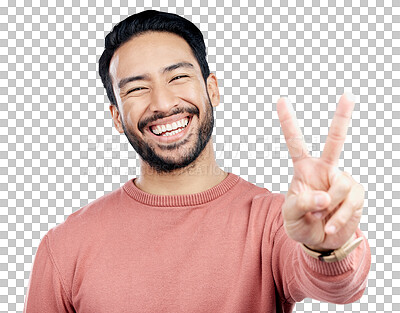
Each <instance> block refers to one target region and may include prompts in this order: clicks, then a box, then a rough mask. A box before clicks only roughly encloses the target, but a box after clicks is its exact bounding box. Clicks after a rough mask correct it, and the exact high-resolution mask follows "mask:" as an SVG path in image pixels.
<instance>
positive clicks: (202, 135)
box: [122, 95, 214, 173]
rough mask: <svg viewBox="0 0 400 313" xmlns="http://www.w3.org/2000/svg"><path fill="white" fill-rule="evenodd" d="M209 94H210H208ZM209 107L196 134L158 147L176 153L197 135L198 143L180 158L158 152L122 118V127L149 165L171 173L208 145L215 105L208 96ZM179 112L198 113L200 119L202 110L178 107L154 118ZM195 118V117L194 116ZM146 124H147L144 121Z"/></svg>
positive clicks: (182, 166)
mask: <svg viewBox="0 0 400 313" xmlns="http://www.w3.org/2000/svg"><path fill="white" fill-rule="evenodd" d="M207 96H208V95H207ZM208 104H209V105H208V107H207V109H206V111H205V116H204V119H203V121H202V122H201V123H200V125H199V128H198V130H197V136H196V134H193V133H192V134H189V135H188V136H187V137H186V138H185V139H184V140H182V141H180V142H177V143H171V144H168V145H159V146H158V148H159V149H160V150H168V151H170V153H174V151H176V150H177V149H179V148H180V147H183V146H184V145H187V144H189V141H191V140H193V136H195V140H196V143H195V145H194V146H192V147H190V148H189V151H186V152H185V153H184V154H183V155H182V156H181V157H180V160H176V161H175V160H174V159H173V158H168V157H163V156H161V155H160V154H158V153H156V151H155V149H154V147H153V146H151V145H149V144H148V143H146V142H145V141H143V140H142V141H140V140H139V138H137V136H135V135H134V134H133V132H131V131H130V130H129V129H128V128H127V127H126V125H125V123H124V121H123V120H122V128H123V130H124V133H125V136H126V137H127V139H128V141H129V143H130V144H131V145H132V147H133V149H134V150H135V151H136V152H137V153H138V154H139V155H140V157H141V159H142V160H143V161H144V162H146V163H147V164H148V165H149V166H151V167H152V168H153V169H154V170H156V171H157V172H159V173H169V172H172V171H174V170H176V169H181V168H185V167H187V166H189V165H190V164H192V163H193V162H194V161H195V160H196V159H197V158H198V157H199V155H200V154H201V152H202V151H203V150H204V148H205V147H206V145H207V143H208V142H209V141H210V138H211V135H212V131H213V128H214V113H213V107H212V105H211V100H210V98H209V97H208ZM178 113H189V114H192V115H193V116H194V115H196V116H197V118H198V119H199V120H200V118H201V117H200V112H199V110H198V108H197V107H194V106H193V108H192V107H191V108H190V109H189V108H188V109H185V108H177V109H176V110H174V111H173V112H172V114H169V115H165V116H162V115H160V114H158V115H157V116H155V117H154V118H153V119H154V120H155V119H159V118H162V117H166V116H170V115H174V114H178ZM192 118H193V117H192ZM144 124H147V122H146V123H144ZM187 127H188V126H187ZM139 130H140V131H141V132H142V133H143V127H139Z"/></svg>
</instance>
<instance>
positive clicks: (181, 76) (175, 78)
mask: <svg viewBox="0 0 400 313" xmlns="http://www.w3.org/2000/svg"><path fill="white" fill-rule="evenodd" d="M183 77H189V76H188V75H179V76H176V77H174V78H172V79H171V82H172V81H174V80H177V79H180V78H183Z"/></svg>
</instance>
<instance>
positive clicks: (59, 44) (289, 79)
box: [0, 0, 400, 312]
mask: <svg viewBox="0 0 400 313" xmlns="http://www.w3.org/2000/svg"><path fill="white" fill-rule="evenodd" d="M150 8H153V9H159V10H163V11H168V12H172V13H177V14H180V15H183V16H184V17H186V18H188V19H190V20H192V21H193V22H194V23H195V24H197V25H198V26H199V28H200V29H201V30H202V31H203V33H204V35H205V38H206V44H207V46H208V55H209V57H208V60H209V63H210V68H211V70H212V71H213V72H215V73H216V75H217V77H218V78H219V84H220V89H221V93H222V94H223V98H222V103H221V105H220V106H219V107H218V108H217V109H216V114H215V116H216V129H215V131H214V135H213V140H214V144H215V148H216V156H217V159H218V162H219V164H220V165H221V166H222V167H223V168H224V169H225V170H227V171H231V172H233V173H236V174H238V175H240V176H241V177H243V178H245V179H247V180H249V181H251V182H254V183H256V184H258V185H260V186H265V187H267V188H268V189H270V190H272V191H274V192H286V191H287V189H288V185H289V183H290V180H291V177H292V174H293V170H292V162H291V160H290V158H289V157H288V153H287V149H286V146H285V142H284V140H283V136H282V134H281V130H280V126H279V121H278V118H277V114H276V111H275V108H276V106H275V103H276V100H277V99H278V97H279V96H280V95H285V96H286V95H288V96H289V97H290V99H291V100H292V102H294V106H295V110H296V112H297V117H298V119H299V123H300V126H301V127H302V129H303V132H304V135H305V138H306V140H307V142H308V144H309V148H310V150H311V151H312V153H313V155H315V156H318V155H319V153H320V151H322V149H323V146H324V142H325V139H326V135H327V133H328V127H329V123H330V120H331V118H332V116H333V113H334V111H335V108H336V103H337V100H338V98H339V95H340V94H342V93H343V92H344V91H346V90H349V91H352V92H353V93H354V94H355V95H358V103H357V105H356V108H355V111H354V113H353V120H352V123H351V126H350V129H349V133H348V137H347V140H346V143H345V145H344V151H343V153H342V158H341V161H340V166H341V168H342V169H344V170H346V171H348V172H349V173H351V174H352V175H353V177H354V178H355V179H356V180H358V181H359V182H361V183H362V184H363V186H364V187H365V190H366V201H365V211H364V216H363V218H362V221H361V229H362V230H363V231H364V233H365V234H366V236H367V237H368V239H369V243H370V245H371V250H372V254H373V256H372V267H371V272H370V276H369V282H368V287H367V290H366V292H365V294H364V296H363V297H362V298H361V300H360V301H358V302H356V303H353V304H348V305H333V304H327V303H320V302H318V301H314V300H310V299H306V300H304V301H303V302H301V303H298V304H297V305H296V312H351V311H352V312H400V249H399V248H400V218H399V215H400V213H399V207H400V192H399V190H400V188H399V187H400V175H399V173H400V172H399V168H400V127H399V124H398V123H400V107H399V105H400V32H399V30H400V1H399V0H385V1H384V0H376V1H367V0H358V1H347V0H346V1H345V0H341V1H339V0H338V1H329V2H328V0H325V1H316V0H313V1H311V0H297V1H288V0H285V1H284V0H282V1H257V2H256V1H255V0H247V1H246V0H245V1H239V0H231V1H216V0H214V1H201V2H200V1H189V0H181V1H179V0H176V1H175V0H170V1H167V0H165V1H160V0H158V1H157V0H153V1H143V0H142V1H140V0H138V1H128V0H112V1H111V0H103V1H95V0H86V1H78V0H69V1H67V0H66V1H58V0H57V1H49V0H40V1H39V0H37V1H36V0H30V1H28V0H27V1H23V0H9V1H7V0H3V1H1V2H0V15H1V18H0V36H1V37H0V42H1V46H0V49H1V50H0V51H1V52H0V54H1V56H0V62H1V72H0V95H1V109H0V110H1V114H0V120H1V125H0V127H1V128H0V130H1V134H0V155H1V157H0V158H1V161H0V188H1V189H0V200H1V211H0V312H21V311H22V309H23V303H24V295H25V292H26V288H27V285H28V279H29V274H30V271H31V267H32V261H33V258H34V255H35V252H36V249H37V247H38V245H39V242H40V239H41V238H42V237H43V236H44V234H45V233H46V232H47V231H48V230H49V229H50V228H52V227H54V226H55V225H56V224H58V223H60V222H62V221H64V220H65V218H66V217H67V216H68V215H70V214H71V213H72V212H74V211H76V210H77V209H79V208H80V207H82V206H83V205H85V204H86V203H88V202H90V201H93V200H94V199H96V198H98V197H100V196H101V195H103V194H104V193H108V192H110V191H112V190H114V189H116V188H118V187H119V186H120V185H121V184H123V183H124V182H126V181H127V180H128V179H131V178H132V177H134V176H135V175H137V174H138V173H139V168H138V162H137V158H136V153H135V152H134V151H133V149H132V148H131V147H130V145H129V144H128V142H127V140H126V138H125V137H124V136H120V135H119V134H118V133H117V132H116V131H115V130H114V129H113V125H112V122H111V118H110V114H109V111H108V100H107V98H106V96H105V91H104V90H103V87H102V84H101V81H100V79H99V77H98V74H97V60H98V58H99V56H100V54H101V53H102V50H103V45H104V37H105V35H106V34H107V33H108V32H109V31H110V30H111V28H112V26H113V25H114V24H116V23H117V22H119V21H120V20H122V19H123V18H125V17H127V16H128V15H130V14H133V13H136V12H139V11H142V10H144V9H150Z"/></svg>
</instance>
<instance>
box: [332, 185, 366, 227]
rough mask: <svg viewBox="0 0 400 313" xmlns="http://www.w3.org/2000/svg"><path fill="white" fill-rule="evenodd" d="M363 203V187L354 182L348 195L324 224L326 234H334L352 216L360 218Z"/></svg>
mask: <svg viewBox="0 0 400 313" xmlns="http://www.w3.org/2000/svg"><path fill="white" fill-rule="evenodd" d="M363 204H364V188H363V186H362V185H361V184H355V185H353V187H352V188H351V191H350V192H349V194H348V197H347V198H346V200H345V201H343V203H342V205H341V206H340V208H339V209H338V210H337V211H336V212H335V213H334V214H333V215H332V217H331V218H330V219H329V221H328V222H327V223H326V225H325V232H326V233H327V234H334V233H336V232H337V231H339V230H340V229H341V228H343V226H345V225H346V224H347V223H348V222H349V221H350V220H351V219H352V217H356V218H360V217H361V213H362V207H363Z"/></svg>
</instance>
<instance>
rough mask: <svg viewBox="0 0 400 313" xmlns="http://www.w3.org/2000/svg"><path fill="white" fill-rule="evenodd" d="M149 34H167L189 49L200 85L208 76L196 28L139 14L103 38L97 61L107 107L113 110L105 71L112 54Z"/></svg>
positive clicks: (156, 14) (172, 17) (165, 16)
mask: <svg viewBox="0 0 400 313" xmlns="http://www.w3.org/2000/svg"><path fill="white" fill-rule="evenodd" d="M151 31H156V32H170V33H174V34H176V35H178V36H180V37H182V38H183V39H184V40H185V41H186V42H187V43H188V44H189V46H190V48H191V49H192V52H193V54H194V56H195V58H196V59H197V62H198V63H199V65H200V69H201V73H202V75H203V78H204V81H206V80H207V78H208V76H209V75H210V69H209V67H208V63H207V60H206V45H205V43H204V38H203V34H202V33H201V31H200V30H199V29H198V28H197V27H196V25H194V24H193V23H192V22H190V21H189V20H187V19H185V18H183V17H181V16H179V15H176V14H172V13H167V12H160V11H155V10H147V11H143V12H140V13H137V14H133V15H131V16H129V17H127V18H126V19H125V20H123V21H121V22H120V23H118V24H117V25H115V26H114V28H113V29H112V31H111V32H110V33H109V34H108V35H107V36H106V38H105V47H104V48H105V49H104V52H103V54H102V55H101V57H100V59H99V74H100V77H101V81H102V82H103V85H104V88H105V89H106V91H107V96H108V99H109V100H110V102H111V104H113V105H115V106H117V101H116V98H115V95H114V90H113V87H112V81H111V76H110V71H109V67H110V62H111V59H112V57H113V55H114V52H115V50H117V49H118V48H119V47H120V46H121V45H122V44H124V43H125V42H127V41H128V40H130V39H131V38H133V37H135V36H138V35H140V34H143V33H145V32H151Z"/></svg>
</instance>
